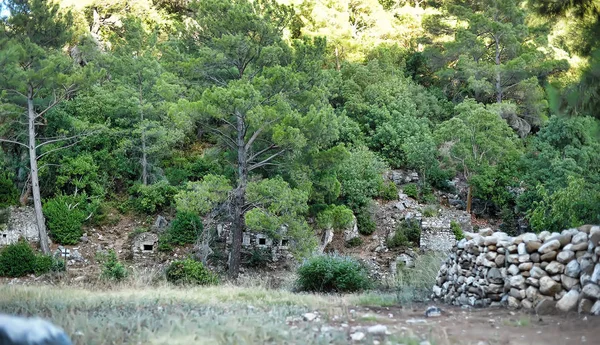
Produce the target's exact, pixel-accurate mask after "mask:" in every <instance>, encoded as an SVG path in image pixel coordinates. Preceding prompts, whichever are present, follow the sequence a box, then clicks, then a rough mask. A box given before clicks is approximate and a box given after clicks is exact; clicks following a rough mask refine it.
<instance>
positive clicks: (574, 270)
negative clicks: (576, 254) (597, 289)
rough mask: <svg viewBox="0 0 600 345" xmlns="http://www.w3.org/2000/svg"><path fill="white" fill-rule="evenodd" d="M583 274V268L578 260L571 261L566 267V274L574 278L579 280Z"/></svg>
mask: <svg viewBox="0 0 600 345" xmlns="http://www.w3.org/2000/svg"><path fill="white" fill-rule="evenodd" d="M579 273H581V268H580V267H579V263H578V262H577V260H571V262H569V263H568V264H567V266H566V267H565V274H566V275H568V276H569V277H572V278H577V277H578V276H579Z"/></svg>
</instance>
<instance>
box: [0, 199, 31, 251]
mask: <svg viewBox="0 0 600 345" xmlns="http://www.w3.org/2000/svg"><path fill="white" fill-rule="evenodd" d="M3 213H4V216H3V217H2V218H4V219H6V223H4V224H0V246H5V245H8V244H13V243H16V242H17V241H18V240H19V238H21V237H22V238H24V239H26V240H27V241H30V242H39V240H40V235H39V231H38V228H37V224H36V222H35V211H34V210H33V208H31V207H9V208H8V209H5V210H3Z"/></svg>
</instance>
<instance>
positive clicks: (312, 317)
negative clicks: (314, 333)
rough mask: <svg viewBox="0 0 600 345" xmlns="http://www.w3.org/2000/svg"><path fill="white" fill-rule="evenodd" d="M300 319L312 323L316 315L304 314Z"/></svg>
mask: <svg viewBox="0 0 600 345" xmlns="http://www.w3.org/2000/svg"><path fill="white" fill-rule="evenodd" d="M302 318H303V319H304V321H309V322H310V321H313V320H314V319H316V318H317V314H315V313H306V314H304V315H302Z"/></svg>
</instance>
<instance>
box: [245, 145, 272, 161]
mask: <svg viewBox="0 0 600 345" xmlns="http://www.w3.org/2000/svg"><path fill="white" fill-rule="evenodd" d="M276 148H277V145H275V144H272V145H270V146H268V147H267V148H265V149H262V150H260V151H258V152H257V153H255V154H252V155H251V156H250V158H248V162H252V161H253V160H254V159H255V158H256V157H258V156H260V155H262V154H263V153H265V152H267V151H269V150H272V149H276Z"/></svg>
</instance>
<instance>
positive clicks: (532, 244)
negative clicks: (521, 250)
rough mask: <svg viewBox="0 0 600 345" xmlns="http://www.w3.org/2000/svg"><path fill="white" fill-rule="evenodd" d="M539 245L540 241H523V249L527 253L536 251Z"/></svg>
mask: <svg viewBox="0 0 600 345" xmlns="http://www.w3.org/2000/svg"><path fill="white" fill-rule="evenodd" d="M541 246H542V242H540V241H531V242H526V243H525V249H526V250H527V252H528V253H534V252H537V251H538V250H539V249H540V247H541Z"/></svg>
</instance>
